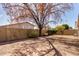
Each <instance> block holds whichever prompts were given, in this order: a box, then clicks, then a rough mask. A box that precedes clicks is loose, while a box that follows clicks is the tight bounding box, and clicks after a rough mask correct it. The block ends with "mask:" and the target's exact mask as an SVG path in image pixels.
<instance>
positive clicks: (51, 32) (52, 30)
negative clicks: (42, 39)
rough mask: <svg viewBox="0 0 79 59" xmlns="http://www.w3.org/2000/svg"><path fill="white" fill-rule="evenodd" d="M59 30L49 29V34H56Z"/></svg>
mask: <svg viewBox="0 0 79 59" xmlns="http://www.w3.org/2000/svg"><path fill="white" fill-rule="evenodd" d="M56 32H57V30H56V29H55V28H53V29H51V30H48V35H52V34H56Z"/></svg>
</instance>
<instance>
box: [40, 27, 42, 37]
mask: <svg viewBox="0 0 79 59" xmlns="http://www.w3.org/2000/svg"><path fill="white" fill-rule="evenodd" d="M39 36H42V28H39Z"/></svg>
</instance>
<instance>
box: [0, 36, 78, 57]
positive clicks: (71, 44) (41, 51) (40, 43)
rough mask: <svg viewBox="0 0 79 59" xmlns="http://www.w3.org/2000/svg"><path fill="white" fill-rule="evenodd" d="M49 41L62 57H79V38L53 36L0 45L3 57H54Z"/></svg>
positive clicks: (0, 53) (0, 52)
mask: <svg viewBox="0 0 79 59" xmlns="http://www.w3.org/2000/svg"><path fill="white" fill-rule="evenodd" d="M46 39H49V40H50V41H51V42H52V44H53V45H54V47H55V48H56V49H57V50H58V51H59V52H60V53H61V54H62V56H79V37H76V36H67V35H53V36H45V37H38V38H30V39H25V40H22V41H17V42H12V43H10V42H4V43H0V55H1V56H53V55H55V53H56V51H55V50H54V49H53V48H52V47H51V46H50V44H49V42H48V41H47V40H46Z"/></svg>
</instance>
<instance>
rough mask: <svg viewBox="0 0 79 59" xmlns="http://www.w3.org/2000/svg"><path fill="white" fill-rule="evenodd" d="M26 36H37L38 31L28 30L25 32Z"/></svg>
mask: <svg viewBox="0 0 79 59" xmlns="http://www.w3.org/2000/svg"><path fill="white" fill-rule="evenodd" d="M27 37H28V38H35V37H38V32H37V31H30V32H29V31H28V33H27Z"/></svg>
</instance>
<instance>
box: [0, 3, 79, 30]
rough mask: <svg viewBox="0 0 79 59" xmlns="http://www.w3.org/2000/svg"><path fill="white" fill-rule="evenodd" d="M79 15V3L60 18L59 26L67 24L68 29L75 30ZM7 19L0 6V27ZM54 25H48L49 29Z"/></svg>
mask: <svg viewBox="0 0 79 59" xmlns="http://www.w3.org/2000/svg"><path fill="white" fill-rule="evenodd" d="M78 14H79V3H74V4H73V9H72V10H71V11H69V12H66V14H65V15H63V16H62V20H63V21H62V22H61V23H59V24H68V25H69V26H70V27H73V28H75V21H76V20H77V18H78ZM8 20H9V17H8V15H7V14H6V12H5V10H4V9H3V8H2V5H1V4H0V26H3V25H7V24H9V21H8ZM55 25H56V24H50V26H51V27H54V26H55Z"/></svg>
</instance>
